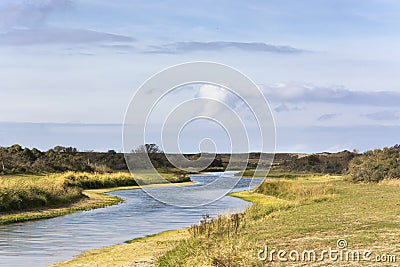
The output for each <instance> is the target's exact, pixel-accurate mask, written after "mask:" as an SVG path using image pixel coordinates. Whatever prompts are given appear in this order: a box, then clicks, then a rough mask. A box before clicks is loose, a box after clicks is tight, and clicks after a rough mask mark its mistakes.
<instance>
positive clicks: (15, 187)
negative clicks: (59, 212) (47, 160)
mask: <svg viewBox="0 0 400 267" xmlns="http://www.w3.org/2000/svg"><path fill="white" fill-rule="evenodd" d="M82 197H83V195H82V190H81V189H80V188H77V187H69V186H67V185H66V184H65V179H64V177H62V176H55V175H50V176H36V177H34V176H33V177H18V178H15V177H7V178H1V179H0V212H10V211H21V210H27V209H32V208H37V207H54V206H60V205H65V204H68V203H72V202H75V201H77V200H79V199H81V198H82Z"/></svg>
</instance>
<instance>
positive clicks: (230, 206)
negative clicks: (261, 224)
mask: <svg viewBox="0 0 400 267" xmlns="http://www.w3.org/2000/svg"><path fill="white" fill-rule="evenodd" d="M221 175H228V176H232V173H228V174H226V173H225V174H224V173H215V174H204V175H194V176H191V179H192V180H193V181H195V182H197V184H195V185H189V186H193V187H195V186H199V185H202V184H206V183H209V182H210V181H212V180H215V179H217V178H218V177H220V176H221ZM230 179H237V178H233V177H230ZM257 180H259V181H260V182H261V179H257ZM250 183H251V179H246V178H242V179H240V180H239V179H238V184H237V185H236V186H235V188H234V189H233V191H241V190H246V189H248V188H249V184H250ZM253 184H254V180H253ZM151 190H160V189H159V188H152V189H151ZM108 194H110V195H114V196H118V197H120V198H123V199H124V200H125V201H124V202H123V203H121V204H119V205H114V206H110V207H107V208H101V209H95V210H90V211H83V212H79V213H73V214H69V215H65V216H62V217H57V218H52V219H47V220H39V221H30V222H24V223H16V224H11V225H4V226H0V266H7V267H9V266H16V267H17V266H30V267H35V266H47V265H49V264H52V263H56V262H59V261H64V260H68V259H71V258H73V256H75V255H78V254H80V253H81V252H82V251H84V250H88V249H94V248H101V247H106V246H111V245H115V244H119V243H123V242H125V241H127V240H131V239H134V238H138V237H143V236H146V235H150V234H155V233H159V232H162V231H166V230H173V229H180V228H183V227H187V226H190V225H193V224H196V223H198V222H199V220H200V218H201V215H202V214H209V215H211V216H216V215H218V214H221V213H224V212H227V211H230V212H231V213H232V212H239V211H242V210H244V209H245V208H246V207H247V206H248V205H249V203H248V202H246V201H243V200H241V199H238V198H234V197H229V196H224V197H222V198H221V199H219V200H217V201H215V202H212V203H210V204H207V205H204V206H199V207H189V208H180V207H176V206H171V205H168V204H164V203H161V202H159V201H157V200H155V199H153V198H152V197H150V196H149V195H148V194H147V193H146V192H144V191H142V190H120V191H113V192H110V193H108Z"/></svg>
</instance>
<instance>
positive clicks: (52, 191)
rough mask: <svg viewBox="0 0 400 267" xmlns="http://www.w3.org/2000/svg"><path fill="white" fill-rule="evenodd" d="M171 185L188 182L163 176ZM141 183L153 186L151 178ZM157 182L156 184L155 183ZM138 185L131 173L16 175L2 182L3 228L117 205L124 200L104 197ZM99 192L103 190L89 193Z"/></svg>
mask: <svg viewBox="0 0 400 267" xmlns="http://www.w3.org/2000/svg"><path fill="white" fill-rule="evenodd" d="M162 175H163V177H164V178H165V179H166V182H165V185H168V183H167V182H168V181H170V182H174V183H175V182H185V181H188V178H186V177H185V176H182V175H175V174H171V173H165V174H162ZM135 178H137V179H140V180H142V181H146V183H147V184H149V185H150V186H151V182H152V181H153V180H152V179H153V178H152V176H151V175H150V174H138V175H137V177H135ZM154 181H156V180H154ZM136 185H137V183H136V181H135V179H134V178H133V177H132V175H131V174H130V173H128V172H119V173H109V174H99V173H76V172H67V173H63V174H49V175H14V176H2V177H1V178H0V224H8V223H14V222H21V221H28V220H36V219H46V218H52V217H56V216H60V215H65V214H68V213H72V212H76V211H81V210H88V209H93V208H100V207H105V206H109V205H113V204H116V203H118V202H120V201H121V199H119V198H117V197H113V196H107V195H103V193H105V192H109V191H111V190H110V189H105V190H102V189H100V188H112V190H118V189H136V188H139V187H138V186H136ZM88 189H99V190H88Z"/></svg>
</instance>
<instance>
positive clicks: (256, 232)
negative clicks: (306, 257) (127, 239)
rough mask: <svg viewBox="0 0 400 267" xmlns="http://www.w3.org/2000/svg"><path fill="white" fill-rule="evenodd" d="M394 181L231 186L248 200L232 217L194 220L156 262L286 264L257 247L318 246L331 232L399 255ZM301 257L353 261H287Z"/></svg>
mask: <svg viewBox="0 0 400 267" xmlns="http://www.w3.org/2000/svg"><path fill="white" fill-rule="evenodd" d="M399 185H400V183H399V182H398V181H397V182H393V181H392V182H388V183H382V184H352V183H349V182H346V181H343V180H342V179H341V178H340V177H336V176H320V177H318V176H311V177H302V178H300V179H294V180H293V179H292V180H283V181H269V182H266V183H264V184H263V185H262V186H261V187H260V188H259V189H258V190H257V192H241V193H235V194H234V196H237V197H241V198H243V199H245V200H249V201H252V202H253V203H254V204H253V205H252V207H250V208H249V209H247V210H246V211H245V213H244V214H242V215H240V216H239V218H235V217H231V218H220V219H218V220H215V221H213V222H212V223H209V224H204V225H202V226H196V228H198V227H202V228H204V229H201V230H200V231H199V230H196V231H191V232H193V234H192V236H191V237H190V238H189V239H187V240H185V241H182V242H180V244H179V245H178V246H177V247H175V248H174V249H173V250H171V251H169V252H168V253H166V254H165V255H164V256H162V257H161V258H160V259H159V260H158V265H159V266H265V265H267V264H268V265H269V266H287V264H288V263H285V262H280V261H278V260H277V256H276V254H275V258H274V259H275V260H274V261H273V262H269V261H268V260H267V261H261V260H259V259H258V258H257V254H258V252H259V251H260V250H263V249H264V248H265V246H268V247H269V248H270V250H272V249H275V250H276V251H278V250H285V251H287V252H289V251H291V250H297V251H300V252H302V251H304V250H315V251H319V252H321V251H322V250H324V249H325V250H327V249H329V247H331V248H334V249H335V248H336V249H337V247H336V246H337V244H336V242H337V240H338V239H345V240H346V241H347V244H348V248H349V249H352V250H371V251H372V255H371V259H375V257H377V256H379V255H383V256H386V257H387V258H388V256H390V255H397V257H398V260H400V259H399V257H400V244H399V243H398V240H399V238H400V227H399V226H400V223H399V220H400V194H399V190H400V186H399ZM269 192H270V195H269ZM267 194H268V195H267ZM236 220H239V222H235V221H236ZM236 225H239V226H236ZM232 229H235V230H234V231H233V230H232ZM287 257H288V255H287V254H286V258H287ZM267 259H269V258H267ZM301 263H302V264H303V265H307V266H325V265H326V266H329V265H335V266H337V265H345V264H348V265H350V266H352V265H353V264H354V266H360V263H359V262H355V263H351V262H342V263H338V262H332V261H329V259H328V257H326V258H325V260H324V261H320V262H312V261H306V262H291V263H290V264H301ZM290 264H289V265H290ZM362 264H363V265H373V264H374V262H363V263H362ZM380 266H385V264H383V265H380ZM386 266H388V265H386ZM389 266H395V265H389Z"/></svg>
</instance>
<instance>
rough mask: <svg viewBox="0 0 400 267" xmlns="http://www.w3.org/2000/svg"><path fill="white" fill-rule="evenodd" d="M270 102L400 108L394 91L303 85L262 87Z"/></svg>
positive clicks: (398, 99) (289, 84)
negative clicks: (353, 89) (354, 89)
mask: <svg viewBox="0 0 400 267" xmlns="http://www.w3.org/2000/svg"><path fill="white" fill-rule="evenodd" d="M260 88H261V89H262V90H263V92H264V94H265V96H266V97H267V99H268V100H271V101H275V102H291V103H334V104H343V105H367V106H398V105H399V103H400V93H399V92H394V91H372V92H369V91H368V92H367V91H352V90H349V89H347V88H345V87H343V86H331V87H326V86H314V85H309V84H301V83H288V84H284V83H279V84H272V85H261V86H260Z"/></svg>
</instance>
